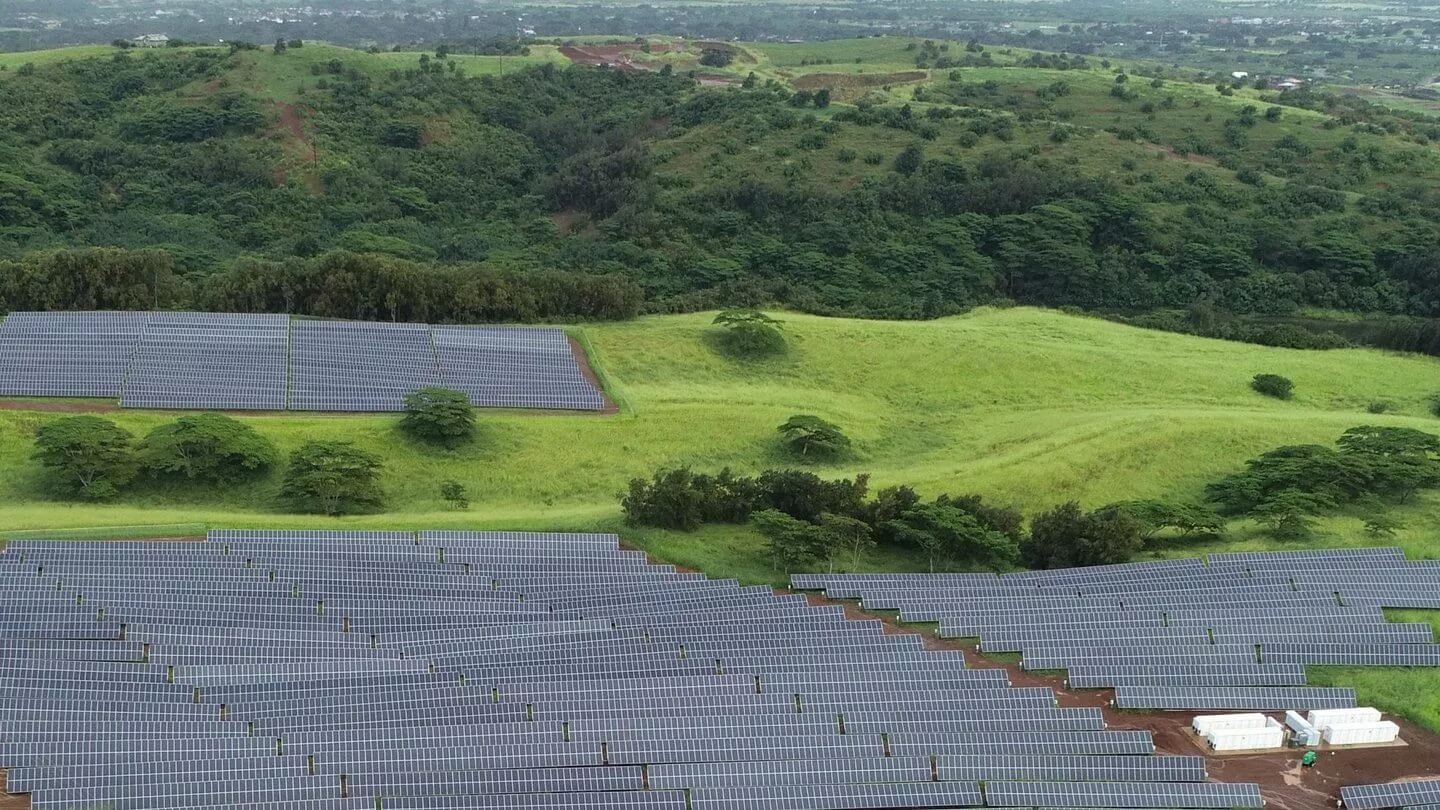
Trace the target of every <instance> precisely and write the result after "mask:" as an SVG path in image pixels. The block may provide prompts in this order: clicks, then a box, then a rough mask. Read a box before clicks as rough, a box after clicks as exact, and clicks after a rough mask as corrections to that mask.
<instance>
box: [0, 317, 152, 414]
mask: <svg viewBox="0 0 1440 810" xmlns="http://www.w3.org/2000/svg"><path fill="white" fill-rule="evenodd" d="M148 320H149V314H148V313H144V312H12V313H10V314H9V316H7V317H6V318H5V322H4V323H3V324H0V394H6V395H13V396H33V397H103V398H105V399H117V398H119V396H120V389H121V386H122V384H123V383H124V380H125V369H126V366H127V365H128V364H129V363H130V357H131V355H132V354H133V353H134V351H135V347H136V345H137V344H138V343H139V341H140V336H141V334H143V333H144V331H145V324H146V322H147V321H148Z"/></svg>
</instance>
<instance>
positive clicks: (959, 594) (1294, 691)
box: [792, 548, 1440, 711]
mask: <svg viewBox="0 0 1440 810" xmlns="http://www.w3.org/2000/svg"><path fill="white" fill-rule="evenodd" d="M792 585H793V586H794V587H796V588H801V589H823V590H824V591H825V593H826V595H828V596H830V597H834V598H858V599H859V600H860V603H861V605H862V606H864V607H866V608H870V609H885V610H898V611H899V616H900V619H901V620H902V621H908V622H938V623H939V635H940V636H942V637H946V638H974V639H978V640H979V650H980V651H981V652H987V653H1019V654H1020V656H1021V658H1020V662H1021V666H1023V667H1024V668H1026V669H1030V670H1065V671H1066V673H1067V679H1066V685H1067V686H1069V687H1071V688H1077V689H1092V688H1106V689H1114V690H1115V706H1116V707H1118V708H1123V709H1175V710H1205V711H1209V710H1233V711H1284V710H1312V709H1337V708H1350V707H1353V706H1355V694H1354V692H1353V690H1351V689H1347V688H1315V687H1309V686H1306V676H1305V666H1306V665H1309V664H1327V665H1357V666H1397V667H1416V666H1427V667H1428V666H1440V644H1436V643H1435V634H1434V631H1433V629H1432V628H1431V626H1430V625H1429V624H1424V623H1412V624H1406V623H1395V622H1390V621H1388V620H1387V619H1386V616H1385V614H1384V609H1386V608H1440V561H1437V560H1423V561H1411V560H1407V559H1405V556H1404V554H1403V552H1401V550H1400V549H1397V548H1382V549H1352V550H1338V551H1296V552H1273V553H1236V554H1212V555H1210V556H1209V558H1208V559H1206V560H1200V559H1179V560H1166V561H1159V562H1147V563H1131V564H1127V565H1118V566H1109V567H1098V568H1077V569H1064V570H1057V571H1027V572H1021V573H1013V574H1000V575H995V574H864V575H848V574H842V575H833V576H831V575H824V574H813V575H811V574H805V575H795V576H793V577H792Z"/></svg>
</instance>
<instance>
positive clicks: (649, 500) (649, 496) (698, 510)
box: [620, 467, 705, 531]
mask: <svg viewBox="0 0 1440 810" xmlns="http://www.w3.org/2000/svg"><path fill="white" fill-rule="evenodd" d="M695 478H696V476H695V474H694V473H692V472H691V471H690V470H689V469H688V468H685V467H680V468H677V469H673V470H660V471H658V472H656V473H655V475H654V477H653V478H652V479H651V480H650V481H648V482H647V481H646V480H645V479H644V478H632V479H630V487H629V490H628V492H626V494H625V495H623V496H622V497H621V499H620V508H621V509H622V510H623V511H624V512H625V522H626V523H628V524H630V525H631V526H658V527H660V528H662V529H680V530H682V531H693V530H694V529H697V528H699V527H700V524H701V523H703V522H704V520H705V512H704V498H703V496H702V494H701V491H700V490H699V488H697V487H696V486H694V484H695Z"/></svg>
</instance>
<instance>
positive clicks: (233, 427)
mask: <svg viewBox="0 0 1440 810" xmlns="http://www.w3.org/2000/svg"><path fill="white" fill-rule="evenodd" d="M139 461H140V464H141V466H142V467H144V468H145V469H146V470H147V471H149V472H150V474H152V475H156V476H172V477H179V478H185V479H188V480H191V481H201V482H204V483H207V484H223V483H228V482H234V481H240V480H243V479H246V478H252V477H255V476H259V475H262V474H264V473H266V472H268V471H269V470H270V469H271V468H272V467H274V466H275V463H276V462H277V461H279V455H278V454H277V453H276V452H275V446H274V445H273V444H271V443H270V441H269V440H268V439H266V438H265V437H264V436H261V435H260V434H259V433H257V432H256V431H255V429H254V428H252V427H250V426H249V425H247V424H245V423H244V422H240V421H238V420H236V419H232V418H230V417H228V416H225V415H223V414H218V413H201V414H195V415H193V416H182V417H180V418H179V419H176V420H175V421H174V422H170V423H167V424H164V425H160V426H159V427H157V428H155V429H154V430H152V431H150V432H149V433H148V434H146V436H145V438H144V439H143V440H142V441H141V442H140V449H139Z"/></svg>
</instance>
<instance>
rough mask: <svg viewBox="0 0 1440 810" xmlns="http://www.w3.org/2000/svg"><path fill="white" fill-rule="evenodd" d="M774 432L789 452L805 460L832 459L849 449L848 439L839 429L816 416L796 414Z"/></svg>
mask: <svg viewBox="0 0 1440 810" xmlns="http://www.w3.org/2000/svg"><path fill="white" fill-rule="evenodd" d="M776 430H777V431H779V432H780V433H781V434H782V435H783V436H784V437H785V444H786V446H787V447H789V448H790V452H792V453H794V454H796V455H798V456H803V457H805V458H810V457H822V458H834V457H835V456H838V455H840V454H841V453H843V452H845V451H846V450H848V449H849V448H850V439H849V438H848V437H847V436H846V435H845V434H844V433H843V432H841V430H840V428H839V427H838V426H837V425H834V424H832V423H830V422H827V421H825V420H824V419H821V418H820V417H818V416H812V415H809V414H797V415H795V416H792V417H790V418H789V419H787V420H785V423H784V424H782V425H781V426H780V427H778V428H776Z"/></svg>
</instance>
